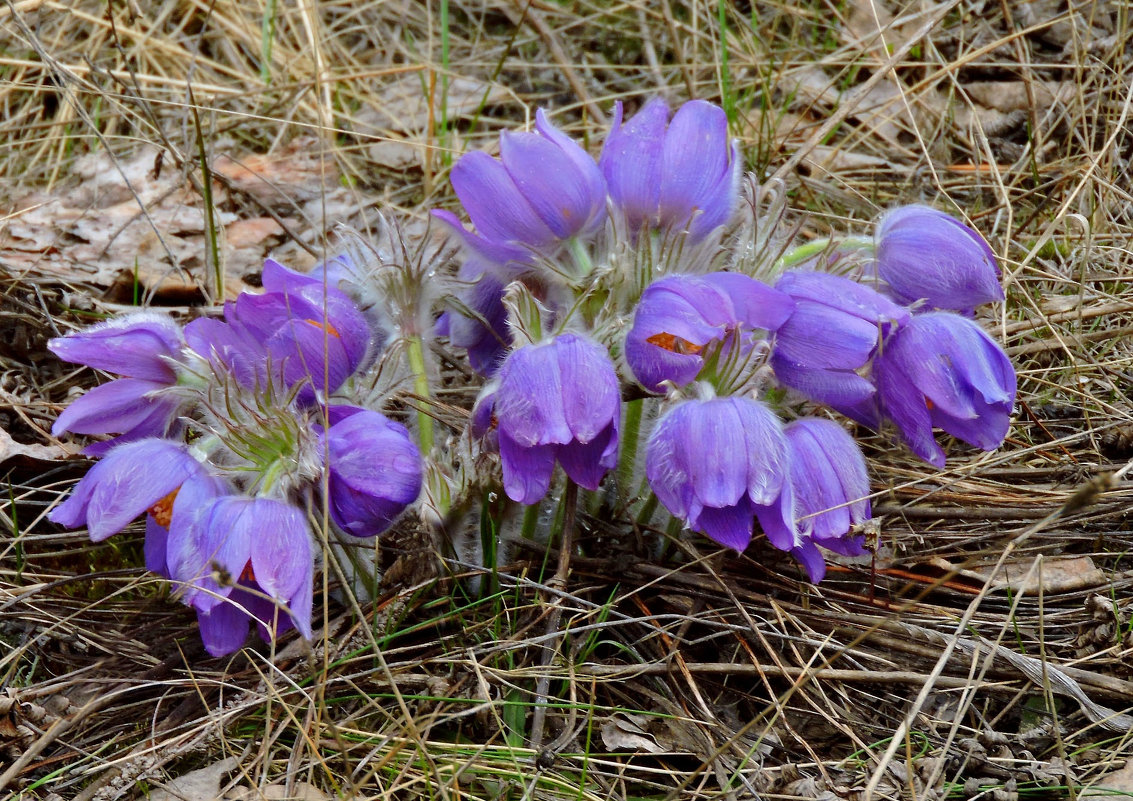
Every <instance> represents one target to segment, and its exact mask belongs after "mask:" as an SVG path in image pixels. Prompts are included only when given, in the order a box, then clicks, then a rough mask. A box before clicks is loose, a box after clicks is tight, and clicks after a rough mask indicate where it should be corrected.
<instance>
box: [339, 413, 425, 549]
mask: <svg viewBox="0 0 1133 801" xmlns="http://www.w3.org/2000/svg"><path fill="white" fill-rule="evenodd" d="M331 412H332V414H331V426H330V428H329V429H327V430H326V432H325V433H324V434H323V442H325V444H326V452H327V454H328V456H329V463H328V464H329V468H330V475H329V477H328V479H327V480H328V491H329V495H330V513H331V517H332V518H333V519H334V522H335V524H336V525H337V526H338V527H339V528H341V529H342V530H343V531H345V532H347V533H349V534H353V535H354V536H356V537H373V536H375V535H377V534H381V533H382V532H383V531H385V530H386V529H387V528H389V526H390V524H392V523H393V521H394V520H396V519H397V517H398V516H399V515H400V514H401V513H402V512H404V511H405V509H406V507H408V506H409V504H411V503H413V501H415V500H417V496H418V495H419V494H420V492H421V480H422V476H423V472H424V462H423V460H422V458H421V451H420V450H419V449H418V448H417V446H416V445H415V444H414V443H413V440H411V439H410V438H409V432H408V431H406V429H405V426H403V425H401V424H400V423H395V422H393V421H392V420H390V419H388V418H387V417H386V416H385V415H382V414H379V413H378V412H375V411H370V410H367V409H360V408H357V407H342V406H332V407H331ZM336 418H337V419H336Z"/></svg>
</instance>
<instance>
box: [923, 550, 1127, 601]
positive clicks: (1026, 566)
mask: <svg viewBox="0 0 1133 801" xmlns="http://www.w3.org/2000/svg"><path fill="white" fill-rule="evenodd" d="M930 563H931V564H932V565H933V566H935V567H937V568H939V569H941V570H944V571H947V572H953V571H955V573H956V575H957V577H962V578H966V579H970V580H971V581H972V583H973V585H974V586H979V587H982V586H983V585H985V584H986V583H987V582H988V579H989V577H991V575H992V571H993V570H994V569H995V564H994V563H989V564H975V565H968V566H966V567H963V568H957V567H956V566H955V565H954V564H952V563H951V562H949V561H948V560H946V559H940V558H936V559H932V560H930ZM1034 563H1035V560H1034V558H1033V557H1024V558H1020V559H1009V560H1008V561H1007V562H1006V563H1005V564H1004V565H1003V567H1002V569H1000V570H999V571H997V572H996V573H995V577H994V578H993V579H992V580H991V584H992V587H993V588H995V589H1009V590H1011V591H1012V592H1016V593H1021V594H1023V595H1037V594H1038V593H1039V591H1040V590H1041V591H1042V592H1043V593H1044V594H1057V593H1065V592H1075V591H1077V590H1083V589H1088V588H1090V587H1097V586H1099V585H1102V584H1105V583H1106V581H1108V578H1107V577H1106V574H1105V573H1104V572H1103V571H1102V570H1100V569H1099V568H1098V567H1097V565H1095V564H1094V560H1093V559H1091V558H1090V557H1088V556H1050V557H1043V561H1042V565H1041V566H1035V564H1034Z"/></svg>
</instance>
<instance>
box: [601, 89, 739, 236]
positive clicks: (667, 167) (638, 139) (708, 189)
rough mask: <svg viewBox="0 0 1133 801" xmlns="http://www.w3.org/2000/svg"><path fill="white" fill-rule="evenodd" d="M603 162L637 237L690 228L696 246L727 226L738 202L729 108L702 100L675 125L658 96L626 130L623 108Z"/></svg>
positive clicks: (618, 110)
mask: <svg viewBox="0 0 1133 801" xmlns="http://www.w3.org/2000/svg"><path fill="white" fill-rule="evenodd" d="M598 163H599V165H600V166H601V168H602V173H603V174H604V175H605V176H606V184H607V186H608V187H609V191H610V197H611V198H612V199H613V201H614V204H615V206H617V207H618V209H619V210H620V211H621V213H622V214H623V215H624V216H625V221H626V224H627V227H628V228H629V229H630V231H632V232H635V233H636V232H637V231H639V230H641V229H642V228H663V229H669V230H673V231H678V230H682V229H684V228H686V227H687V228H688V232H689V237H690V239H691V240H692V241H693V242H696V241H699V240H701V239H703V238H704V237H705V236H706V235H708V234H709V233H710V232H711V231H713V230H715V229H716V228H719V227H720V226H722V225H724V224H725V223H727V222H728V220H729V218H730V217H731V216H732V212H733V211H734V210H735V208H736V205H737V203H738V202H739V177H740V168H741V164H742V162H741V160H740V155H739V146H738V145H737V144H736V143H735V142H734V141H731V140H730V139H729V137H728V119H727V117H726V116H725V114H724V112H723V110H722V109H720V108H719V107H718V106H714V105H712V104H710V103H706V102H704V101H703V100H692V101H690V102H688V103H685V104H684V105H683V106H681V107H680V108H679V109H678V110H677V113H676V114H674V115H673V119H672V121H670V120H669V107H668V105H667V104H666V103H665V101H664V100H662V99H661V98H654V99H653V100H650V101H649V102H648V103H646V104H645V105H644V106H643V107H642V108H641V110H640V111H638V112H637V114H636V115H634V117H633V118H632V119H631V120H629V121H628V122H626V123H625V124H624V125H623V124H622V105H621V103H618V104H617V105H616V106H615V108H614V121H613V125H612V126H611V128H610V135H609V136H608V137H607V138H606V143H605V145H604V146H603V147H602V154H601V156H600V157H599V159H598Z"/></svg>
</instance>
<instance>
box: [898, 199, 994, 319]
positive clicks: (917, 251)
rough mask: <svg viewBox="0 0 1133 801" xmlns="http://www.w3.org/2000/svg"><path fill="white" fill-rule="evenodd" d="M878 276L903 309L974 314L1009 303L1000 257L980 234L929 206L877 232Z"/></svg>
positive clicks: (903, 211) (902, 212) (906, 209)
mask: <svg viewBox="0 0 1133 801" xmlns="http://www.w3.org/2000/svg"><path fill="white" fill-rule="evenodd" d="M876 246H877V272H878V275H879V276H880V277H881V278H882V280H884V281H885V282H886V283H887V284H888V285H889V291H890V292H892V293H893V296H894V297H895V298H896V299H897V300H899V301H900V302H902V303H905V304H913V303H916V302H918V301H924V303H925V304H926V305H927V306H929V307H930V308H934V309H948V310H951V311H958V312H967V313H970V312H971V311H972V310H973V309H975V307H976V306H980V305H982V304H984V303H994V302H996V301H999V300H1003V297H1004V295H1003V288H1002V287H1001V286H1000V285H999V269H998V267H997V265H996V260H995V254H994V253H993V252H992V250H991V248H990V247H989V246H988V244H987V242H986V241H985V240H984V238H983V237H982V236H980V235H979V233H977V232H976V231H973V230H972V229H971V228H969V227H968V226H967V225H964V223H962V222H960V221H959V220H957V219H956V218H955V217H953V216H951V215H949V214H945V213H944V212H942V211H937V210H936V209H934V208H931V207H929V206H919V205H913V206H902V207H900V208H897V209H894V210H893V211H891V212H889V213H888V214H886V215H885V216H884V217H883V218H882V219H881V222H880V223H879V224H878V226H877V234H876Z"/></svg>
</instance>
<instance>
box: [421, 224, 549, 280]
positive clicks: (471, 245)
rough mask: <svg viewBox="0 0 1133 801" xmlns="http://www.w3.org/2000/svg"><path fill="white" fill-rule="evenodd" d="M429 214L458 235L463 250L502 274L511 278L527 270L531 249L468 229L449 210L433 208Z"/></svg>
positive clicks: (531, 262)
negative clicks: (485, 236) (498, 240)
mask: <svg viewBox="0 0 1133 801" xmlns="http://www.w3.org/2000/svg"><path fill="white" fill-rule="evenodd" d="M429 213H430V214H432V215H433V217H435V218H436V219H438V220H440V221H441V222H442V223H444V224H445V225H447V226H448V227H449V229H450V230H452V232H453V233H455V234H456V235H457V236H459V237H460V240H461V243H462V244H463V245H464V248H465V250H466V251H467V252H468V253H469V254H471V255H473V256H475V257H476V258H479V259H483V260H484V261H486V262H489V263H491V264H492V265H493V269H495V270H496V271H498V272H499V273H500V274H501V275H502V276H504V277H506V278H508V279H511V278H517V277H518V276H520V275H523V274H524V273H525V272H528V271H529V270H530V269H531V266H532V264H533V261H532V255H531V251H530V250H528V249H526V248H524V247H520V246H517V245H513V244H508V243H507V242H496V241H493V240H489V239H485V238H484V237H482V236H477V235H476V234H474V233H472V232H471V231H468V230H467V229H466V228H465V227H464V226H463V225H462V224H461V222H460V219H459V218H458V217H457V216H456V215H455V214H453V213H452V212H451V211H446V210H444V209H433V210H432V211H431V212H429Z"/></svg>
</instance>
